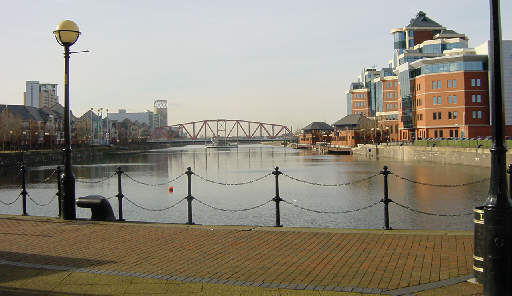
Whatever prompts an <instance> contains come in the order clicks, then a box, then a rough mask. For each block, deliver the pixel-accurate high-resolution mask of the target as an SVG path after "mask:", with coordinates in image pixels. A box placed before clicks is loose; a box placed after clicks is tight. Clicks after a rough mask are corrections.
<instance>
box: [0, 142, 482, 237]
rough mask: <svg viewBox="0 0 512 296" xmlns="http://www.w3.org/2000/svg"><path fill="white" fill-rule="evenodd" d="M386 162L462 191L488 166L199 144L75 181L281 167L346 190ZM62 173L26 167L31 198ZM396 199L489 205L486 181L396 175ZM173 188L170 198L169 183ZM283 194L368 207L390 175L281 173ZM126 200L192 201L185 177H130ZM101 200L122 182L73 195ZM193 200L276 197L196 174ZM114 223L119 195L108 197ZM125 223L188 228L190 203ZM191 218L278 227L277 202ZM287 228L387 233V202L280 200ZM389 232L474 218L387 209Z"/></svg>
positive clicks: (96, 167)
mask: <svg viewBox="0 0 512 296" xmlns="http://www.w3.org/2000/svg"><path fill="white" fill-rule="evenodd" d="M384 165H387V166H388V167H389V169H390V170H391V171H392V172H393V173H394V174H396V175H400V176H403V177H407V178H409V179H413V180H419V181H422V182H427V183H436V184H462V183H467V182H472V181H475V180H481V179H484V178H487V177H489V172H490V170H489V168H481V167H472V166H460V165H441V164H437V163H428V162H424V163H420V162H403V161H392V160H356V159H355V158H354V157H352V156H344V155H317V154H314V153H312V152H310V151H305V150H293V149H288V148H283V147H272V146H264V145H241V146H239V148H238V149H230V150H215V149H205V148H204V147H202V146H187V147H179V148H170V149H163V150H155V151H150V152H147V153H142V154H133V155H130V154H126V155H116V156H112V157H108V158H105V159H104V160H102V161H101V162H98V163H92V164H91V163H89V164H83V163H82V164H81V163H74V164H73V169H74V172H75V176H76V177H77V181H95V180H100V179H101V178H103V177H105V176H110V175H112V174H113V173H114V172H115V170H116V168H117V167H118V166H121V167H122V168H123V170H124V171H125V172H126V173H127V174H129V176H131V177H132V178H134V179H136V180H138V181H141V182H144V183H150V184H156V183H165V182H166V181H167V180H170V179H172V178H174V177H176V176H178V175H180V174H182V173H183V172H185V170H186V168H187V167H189V166H190V167H191V168H192V171H194V172H195V173H197V174H198V175H200V176H201V177H204V178H208V179H211V180H215V181H219V182H223V183H239V182H244V181H249V180H253V179H256V178H258V177H261V176H264V175H266V174H268V173H270V172H271V171H272V170H273V168H274V167H275V166H279V168H280V170H281V171H282V172H284V173H286V174H287V175H289V176H293V177H295V178H297V179H303V180H307V181H310V182H316V183H324V184H335V183H346V182H350V181H354V180H360V179H362V178H365V177H368V176H371V175H374V174H376V173H378V172H379V171H380V170H381V169H382V167H383V166H384ZM54 169H55V167H54V166H43V167H33V168H29V171H28V173H27V179H28V183H29V184H28V185H27V191H28V192H29V194H30V197H31V198H32V199H33V200H35V201H36V202H38V203H40V204H45V203H47V202H49V201H50V200H51V198H53V196H54V195H55V193H56V183H55V177H54V176H52V178H51V179H50V181H49V182H48V183H41V180H43V179H45V178H46V177H47V176H49V175H50V174H51V172H52V171H53V170H54ZM388 178H389V197H390V198H391V199H392V200H394V201H397V202H399V203H401V204H405V205H408V206H410V207H412V208H415V209H419V210H422V211H427V212H434V213H440V214H459V213H470V212H471V209H472V208H473V207H474V206H478V205H481V204H483V201H484V200H485V198H486V196H487V192H488V188H489V182H488V181H486V182H482V183H479V184H475V185H470V186H464V187H456V188H439V187H430V186H423V185H418V184H413V183H409V182H406V181H403V180H400V179H398V178H397V177H396V176H393V175H390V176H389V177H388ZM18 179H19V177H18V176H16V175H15V174H13V172H12V170H9V171H6V170H3V171H0V184H1V185H0V186H1V187H2V190H0V200H2V201H4V202H9V201H12V200H14V199H15V198H16V196H17V195H18V194H19V192H20V190H19V189H17V188H10V187H9V188H5V186H7V185H15V184H18V183H19V180H18ZM169 185H170V186H173V188H174V191H173V192H172V193H169V190H168V186H169ZM279 189H280V195H281V197H282V198H283V199H285V200H287V201H289V202H293V203H295V204H297V205H300V206H302V207H305V208H309V209H314V210H320V211H343V210H348V209H355V208H361V207H364V206H366V205H369V204H371V203H374V202H376V201H378V200H380V199H381V198H382V197H383V177H382V176H381V175H379V176H377V177H374V178H372V179H370V180H368V181H365V182H360V183H355V184H352V185H348V186H340V187H326V186H313V185H309V184H304V183H300V182H297V181H294V180H291V179H289V178H288V177H286V176H283V175H281V176H279ZM123 193H124V194H125V195H126V197H127V199H129V200H130V201H132V202H134V203H136V204H138V205H140V206H143V207H145V208H147V209H153V210H159V209H163V208H166V207H168V206H170V205H172V204H174V203H176V202H177V201H179V200H180V199H182V198H184V197H185V196H186V195H187V177H186V176H183V177H181V178H180V179H178V180H177V181H175V182H172V183H171V184H165V185H163V186H146V185H142V184H139V183H136V182H134V181H132V180H130V179H129V178H127V177H126V176H124V177H123ZM90 194H100V195H103V196H106V197H113V196H114V195H115V194H117V177H116V176H114V177H113V178H110V179H108V180H107V181H105V182H102V183H98V184H85V183H80V182H77V183H76V195H77V197H78V196H85V195H90ZM192 195H193V196H194V197H197V198H198V199H200V200H201V201H203V202H205V203H208V204H210V205H213V206H215V207H218V208H223V209H242V208H248V207H252V206H255V205H259V204H262V203H264V202H266V201H269V200H270V199H272V198H273V197H274V196H275V176H274V175H270V176H268V177H266V178H264V179H262V180H261V181H259V182H255V183H251V184H247V185H243V186H223V185H217V184H212V183H208V182H205V181H203V180H201V179H199V178H197V177H196V176H193V177H192ZM110 202H111V204H112V207H113V208H114V212H115V213H116V216H117V207H118V204H117V198H113V199H111V200H110ZM123 209H124V218H125V219H127V220H135V221H152V222H165V223H184V222H186V221H187V203H186V201H184V202H182V203H180V204H178V205H177V206H176V207H173V208H171V209H169V210H165V211H148V210H145V209H142V208H139V207H137V206H134V205H133V204H132V203H130V202H128V200H125V201H124V203H123ZM20 212H21V199H20V200H18V201H17V202H16V203H15V204H13V205H10V206H1V207H0V213H2V214H20ZM27 212H28V213H29V214H30V215H39V216H57V214H58V210H57V202H56V200H54V201H53V203H52V204H50V206H45V207H41V206H37V205H36V204H35V203H34V202H32V201H31V200H28V201H27ZM77 216H78V217H79V218H88V217H90V211H89V210H88V209H80V208H79V209H77ZM193 220H194V222H195V223H198V224H215V225H266V226H272V225H274V223H275V204H274V202H270V203H268V204H266V205H265V206H262V207H260V208H257V209H254V210H250V211H244V212H235V213H233V212H226V211H218V210H214V209H211V208H209V207H206V206H204V205H201V204H199V203H198V202H197V201H195V202H193ZM281 223H282V224H283V225H284V226H300V227H336V228H374V229H379V228H382V226H383V223H384V222H383V205H382V203H379V204H377V205H376V206H374V207H371V208H369V209H365V210H361V211H357V212H353V213H346V214H321V213H315V212H308V211H304V210H301V209H299V208H296V207H293V206H291V205H289V204H286V203H283V202H282V203H281ZM390 225H391V227H393V228H397V229H398V228H399V229H446V230H448V229H464V230H470V229H472V227H473V224H472V216H470V215H469V216H462V217H438V216H428V215H422V214H418V213H412V212H410V211H407V210H405V209H402V208H399V207H398V206H396V205H395V204H393V203H391V204H390Z"/></svg>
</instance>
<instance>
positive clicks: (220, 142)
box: [206, 137, 238, 148]
mask: <svg viewBox="0 0 512 296" xmlns="http://www.w3.org/2000/svg"><path fill="white" fill-rule="evenodd" d="M206 148H238V143H230V142H229V141H228V139H227V138H224V137H214V138H212V141H211V143H210V144H207V145H206Z"/></svg>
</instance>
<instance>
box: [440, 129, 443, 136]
mask: <svg viewBox="0 0 512 296" xmlns="http://www.w3.org/2000/svg"><path fill="white" fill-rule="evenodd" d="M442 137H443V131H442V130H440V131H439V138H442Z"/></svg>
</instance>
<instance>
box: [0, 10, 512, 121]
mask: <svg viewBox="0 0 512 296" xmlns="http://www.w3.org/2000/svg"><path fill="white" fill-rule="evenodd" d="M501 2H502V3H501V19H502V37H503V39H512V1H501ZM0 4H1V7H2V10H1V11H0V28H2V29H0V40H1V42H0V45H1V47H0V48H1V49H0V53H1V54H0V85H1V86H2V87H1V89H2V92H1V94H0V104H23V92H24V91H25V81H27V80H38V81H41V82H42V83H57V84H59V86H58V88H59V100H60V102H61V103H62V104H63V100H64V98H63V97H64V96H63V86H62V84H63V76H64V59H63V55H62V51H63V50H62V47H61V46H60V45H58V44H57V42H56V41H55V38H54V36H53V34H52V31H53V30H55V27H56V25H57V24H58V23H59V22H60V21H61V20H64V19H70V20H73V21H75V22H76V23H77V24H78V26H79V28H80V31H81V32H82V35H81V36H80V38H79V40H78V41H77V43H76V44H75V45H74V46H73V47H72V48H71V49H72V50H75V51H78V50H86V49H87V50H90V52H89V53H82V54H74V55H72V57H71V62H70V105H71V109H72V110H73V113H74V114H75V115H81V114H83V113H85V112H86V111H88V110H89V109H90V108H95V109H97V108H104V109H109V112H112V111H114V112H117V110H118V109H126V110H127V111H128V112H142V111H144V110H152V109H153V107H152V106H153V102H154V100H155V99H166V100H167V101H168V121H169V124H176V123H184V122H190V121H196V120H203V119H243V120H251V121H261V122H267V123H277V124H284V125H288V126H292V127H293V129H294V130H296V129H300V128H302V127H304V126H305V125H307V124H309V123H310V122H312V121H325V122H327V123H330V124H331V123H333V122H334V121H336V120H338V119H340V118H342V117H343V116H345V115H346V96H345V91H346V90H347V89H348V87H349V84H350V82H352V81H355V80H356V79H357V76H358V75H359V74H360V73H361V69H362V68H363V67H373V66H376V67H383V66H386V65H387V63H388V61H389V60H390V59H391V58H392V50H393V38H392V35H391V33H390V32H391V30H392V29H393V28H398V27H404V26H406V25H407V24H409V21H410V19H411V18H413V17H415V16H416V14H417V12H418V11H420V10H422V11H424V12H426V13H427V16H429V17H430V18H432V19H433V20H435V21H437V22H438V23H440V24H441V25H443V26H445V27H447V28H449V29H453V30H455V31H457V32H459V33H464V34H466V35H467V36H468V37H469V39H470V42H469V45H470V47H472V46H477V45H479V44H481V43H483V42H485V41H486V40H488V39H489V1H485V0H475V1H465V0H448V1H447V0H430V1H424V0H423V1H416V0H407V1H402V0H396V1H376V0H367V1H346V0H337V1H335V0H308V1H305V0H258V1H248V0H216V1H212V0H186V1H185V0H182V1H174V0H166V1H156V0H155V1H151V0H147V1H140V0H138V1H131V0H124V1H121V0H119V1H115V0H112V1H107V0H101V1H100V0H87V1H75V0H45V1H42V0H39V1H35V0H33V1H28V0H18V1H12V0H0Z"/></svg>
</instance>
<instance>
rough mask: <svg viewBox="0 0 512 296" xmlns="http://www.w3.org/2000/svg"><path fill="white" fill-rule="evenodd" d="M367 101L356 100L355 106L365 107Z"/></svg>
mask: <svg viewBox="0 0 512 296" xmlns="http://www.w3.org/2000/svg"><path fill="white" fill-rule="evenodd" d="M364 106H365V102H354V107H364Z"/></svg>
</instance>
